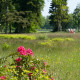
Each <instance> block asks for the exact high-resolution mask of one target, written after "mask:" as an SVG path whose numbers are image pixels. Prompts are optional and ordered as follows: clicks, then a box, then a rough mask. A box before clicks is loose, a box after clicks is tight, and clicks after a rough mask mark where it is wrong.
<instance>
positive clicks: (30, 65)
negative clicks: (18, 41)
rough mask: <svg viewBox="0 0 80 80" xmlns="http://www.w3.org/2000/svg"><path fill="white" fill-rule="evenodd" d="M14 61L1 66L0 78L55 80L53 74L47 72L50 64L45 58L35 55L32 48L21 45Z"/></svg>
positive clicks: (8, 79)
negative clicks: (38, 57)
mask: <svg viewBox="0 0 80 80" xmlns="http://www.w3.org/2000/svg"><path fill="white" fill-rule="evenodd" d="M16 54H17V56H16V59H14V58H15V56H14V55H13V57H12V58H13V59H14V62H13V63H12V64H10V65H8V66H7V65H6V66H5V67H1V68H0V69H1V70H2V69H3V70H2V71H1V73H0V76H1V77H0V80H5V79H6V80H54V79H53V76H52V75H51V74H50V73H48V72H47V70H48V68H49V65H48V64H47V62H45V61H44V60H43V59H41V60H39V59H36V58H34V57H33V55H34V53H33V51H32V50H31V49H27V50H26V49H25V48H24V47H23V46H20V47H19V48H18V49H17V53H16Z"/></svg>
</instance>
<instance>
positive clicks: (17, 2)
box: [0, 0, 80, 33]
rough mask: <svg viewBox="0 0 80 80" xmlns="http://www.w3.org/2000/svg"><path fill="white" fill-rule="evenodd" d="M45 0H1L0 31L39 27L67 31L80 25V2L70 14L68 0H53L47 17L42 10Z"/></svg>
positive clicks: (24, 31) (24, 30)
mask: <svg viewBox="0 0 80 80" xmlns="http://www.w3.org/2000/svg"><path fill="white" fill-rule="evenodd" d="M44 4H45V2H44V0H0V32H5V33H12V32H13V33H29V32H36V29H37V28H41V29H52V30H53V32H55V31H62V30H63V31H66V29H68V28H76V29H78V31H79V26H80V4H78V5H77V7H76V9H75V10H74V12H73V13H72V14H68V6H67V0H52V2H51V5H50V8H49V13H50V15H49V16H47V17H46V18H45V17H44V16H42V13H41V11H42V10H43V8H44Z"/></svg>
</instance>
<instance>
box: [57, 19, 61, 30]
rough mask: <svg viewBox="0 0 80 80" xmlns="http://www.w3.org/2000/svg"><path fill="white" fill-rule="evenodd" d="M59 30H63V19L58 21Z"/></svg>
mask: <svg viewBox="0 0 80 80" xmlns="http://www.w3.org/2000/svg"><path fill="white" fill-rule="evenodd" d="M58 31H62V26H61V21H60V20H59V21H58Z"/></svg>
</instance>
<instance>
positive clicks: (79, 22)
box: [73, 4, 80, 31]
mask: <svg viewBox="0 0 80 80" xmlns="http://www.w3.org/2000/svg"><path fill="white" fill-rule="evenodd" d="M73 18H74V23H75V26H77V28H78V31H79V26H80V4H78V5H77V7H76V9H75V10H74V12H73Z"/></svg>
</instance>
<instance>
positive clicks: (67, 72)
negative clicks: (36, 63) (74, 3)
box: [0, 33, 80, 80]
mask: <svg viewBox="0 0 80 80" xmlns="http://www.w3.org/2000/svg"><path fill="white" fill-rule="evenodd" d="M7 35H8V34H7ZM5 36H6V35H3V36H2V34H0V58H2V57H6V56H8V55H9V54H11V53H14V52H15V51H17V48H18V47H19V46H21V45H22V46H24V47H25V48H26V49H28V48H30V49H32V51H33V52H34V57H37V58H39V59H41V58H43V59H45V61H47V62H48V64H49V65H50V66H51V67H50V70H49V71H50V72H51V73H52V74H53V75H54V80H80V33H76V34H71V33H43V34H40V33H38V34H36V33H35V34H19V35H18V37H14V36H15V34H12V35H11V37H10V36H9V35H8V36H7V37H5ZM16 36H17V35H16ZM21 36H22V38H21ZM23 36H24V37H23ZM26 36H33V38H30V37H27V38H26ZM54 39H55V40H54ZM41 42H48V44H47V43H46V44H45V45H42V44H40V43H41Z"/></svg>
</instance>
